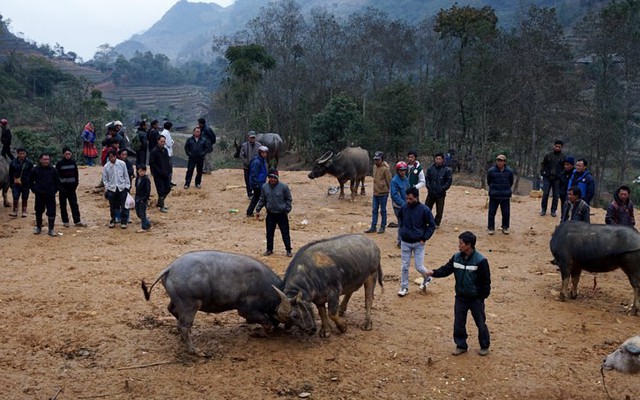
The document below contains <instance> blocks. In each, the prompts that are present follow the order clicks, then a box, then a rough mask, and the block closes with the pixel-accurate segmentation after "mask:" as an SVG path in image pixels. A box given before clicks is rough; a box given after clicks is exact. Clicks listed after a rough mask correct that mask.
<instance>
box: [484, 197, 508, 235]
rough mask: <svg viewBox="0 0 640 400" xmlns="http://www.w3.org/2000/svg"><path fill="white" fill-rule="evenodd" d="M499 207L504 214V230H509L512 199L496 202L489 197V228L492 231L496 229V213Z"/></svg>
mask: <svg viewBox="0 0 640 400" xmlns="http://www.w3.org/2000/svg"><path fill="white" fill-rule="evenodd" d="M498 207H500V211H501V212H502V225H501V227H502V228H507V229H509V220H510V217H511V199H504V200H496V199H493V198H491V197H489V223H488V225H487V228H488V229H489V230H491V231H493V230H495V229H496V213H497V212H498Z"/></svg>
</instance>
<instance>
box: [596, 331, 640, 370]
mask: <svg viewBox="0 0 640 400" xmlns="http://www.w3.org/2000/svg"><path fill="white" fill-rule="evenodd" d="M602 368H604V369H606V370H612V369H614V370H616V371H618V372H622V373H624V374H637V373H640V335H636V336H633V337H630V338H629V339H627V340H625V341H624V343H622V344H621V345H620V347H618V348H617V349H616V350H615V351H614V352H613V353H611V354H609V355H608V356H606V357H605V358H604V360H602Z"/></svg>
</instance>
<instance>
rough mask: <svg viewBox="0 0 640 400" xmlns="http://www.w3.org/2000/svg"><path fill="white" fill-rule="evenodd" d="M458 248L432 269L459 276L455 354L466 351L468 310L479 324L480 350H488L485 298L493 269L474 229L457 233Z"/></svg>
mask: <svg viewBox="0 0 640 400" xmlns="http://www.w3.org/2000/svg"><path fill="white" fill-rule="evenodd" d="M458 250H459V251H458V252H457V253H455V254H454V255H453V257H451V259H450V260H449V262H448V263H446V264H445V265H443V266H442V267H440V268H438V269H435V270H432V271H429V272H428V275H430V276H433V277H434V278H444V277H445V276H449V275H451V274H454V276H455V278H456V285H455V291H456V299H455V305H454V308H453V310H454V319H453V341H454V342H455V344H456V348H455V350H454V351H453V355H454V356H459V355H460V354H464V353H466V352H467V348H468V346H467V337H468V335H467V326H466V325H467V314H468V313H469V311H471V316H472V317H473V320H474V322H475V323H476V326H477V327H478V341H479V342H480V350H478V354H480V355H481V356H486V355H488V354H489V346H490V345H491V338H490V335H489V328H488V327H487V323H486V320H487V317H486V315H485V308H484V300H485V299H486V298H487V297H489V294H490V293H491V272H490V270H489V262H488V261H487V259H486V258H485V257H484V256H483V255H482V254H480V252H479V251H477V250H476V235H474V234H473V233H472V232H469V231H466V232H462V233H461V234H460V236H458Z"/></svg>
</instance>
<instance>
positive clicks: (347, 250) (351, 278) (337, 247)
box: [274, 235, 383, 337]
mask: <svg viewBox="0 0 640 400" xmlns="http://www.w3.org/2000/svg"><path fill="white" fill-rule="evenodd" d="M376 279H377V281H378V283H379V284H380V286H381V287H382V286H383V285H382V267H381V265H380V249H379V248H378V246H376V244H375V243H374V242H373V241H372V240H371V239H368V238H366V237H364V236H360V235H342V236H337V237H334V238H330V239H324V240H319V241H317V242H313V243H309V244H307V245H306V246H304V247H302V248H301V249H300V250H299V251H298V253H297V254H296V256H295V257H294V258H293V260H291V263H290V264H289V267H288V268H287V271H286V273H285V277H284V282H285V283H284V289H283V290H280V289H278V288H275V287H274V288H275V289H276V292H277V293H278V295H279V296H280V299H281V302H280V305H279V306H278V308H277V316H278V319H279V320H280V322H284V323H285V324H287V325H296V326H298V327H299V328H301V329H303V330H304V331H306V332H307V333H309V334H314V333H315V332H316V322H315V316H314V314H313V306H312V303H313V304H315V305H316V307H317V308H318V313H319V314H320V318H321V320H322V327H321V328H320V337H329V336H330V335H331V327H330V326H329V319H328V318H327V309H326V307H325V303H328V306H329V317H330V318H331V319H332V320H333V322H334V323H335V324H336V326H337V328H338V330H340V332H345V331H346V330H347V323H346V322H345V321H343V319H342V318H341V317H342V316H344V313H345V311H347V303H348V302H349V299H350V298H351V295H352V294H353V292H355V291H356V290H358V289H359V288H360V287H361V286H362V285H363V284H364V294H365V308H366V314H365V322H364V324H363V325H362V329H364V330H371V326H372V323H371V305H372V303H373V292H374V289H375V287H376ZM341 295H344V297H343V299H342V302H341V303H339V300H340V296H341Z"/></svg>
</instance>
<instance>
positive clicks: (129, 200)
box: [124, 193, 136, 210]
mask: <svg viewBox="0 0 640 400" xmlns="http://www.w3.org/2000/svg"><path fill="white" fill-rule="evenodd" d="M124 206H125V208H127V209H129V210H131V209H132V208H135V206H136V201H135V200H134V199H133V196H131V193H127V200H126V201H125V202H124Z"/></svg>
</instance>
